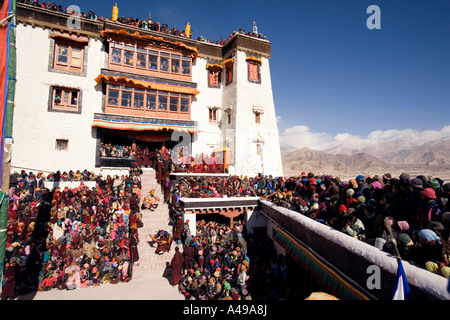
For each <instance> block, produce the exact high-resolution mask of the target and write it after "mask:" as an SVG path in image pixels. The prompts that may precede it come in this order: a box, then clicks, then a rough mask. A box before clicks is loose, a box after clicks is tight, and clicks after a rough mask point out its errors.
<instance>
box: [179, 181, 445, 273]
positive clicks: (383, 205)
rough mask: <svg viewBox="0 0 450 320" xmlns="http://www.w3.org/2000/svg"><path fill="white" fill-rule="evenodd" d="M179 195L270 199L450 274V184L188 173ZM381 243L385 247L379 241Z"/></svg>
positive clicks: (402, 256)
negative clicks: (195, 174) (189, 175)
mask: <svg viewBox="0 0 450 320" xmlns="http://www.w3.org/2000/svg"><path fill="white" fill-rule="evenodd" d="M172 195H173V196H174V197H177V198H183V197H185V198H212V197H249V196H255V197H259V198H260V199H264V200H268V201H271V202H273V203H275V204H277V205H279V206H282V207H284V208H288V209H291V210H293V211H296V212H299V213H300V214H302V215H305V216H307V217H309V218H311V219H314V220H316V221H318V222H320V223H324V224H326V225H328V226H331V227H333V228H335V229H337V230H340V231H342V232H343V233H345V234H348V235H349V236H352V237H354V238H356V239H359V240H361V241H364V242H366V243H369V244H371V245H377V246H380V249H382V250H384V251H387V252H390V253H392V254H396V255H400V256H401V258H403V259H405V260H408V261H410V262H411V263H413V264H416V265H417V266H420V267H422V268H426V269H427V270H429V271H431V272H434V273H437V274H440V275H442V276H444V277H446V278H448V276H449V271H450V268H449V266H448V263H449V260H448V257H449V254H450V247H449V241H450V240H449V235H450V233H449V232H450V201H448V198H449V196H450V183H444V181H442V180H441V179H439V178H432V177H425V176H417V177H410V176H409V175H408V174H406V173H403V174H402V175H400V176H399V177H398V178H396V177H392V176H391V175H390V174H389V173H388V174H384V175H382V176H378V175H376V176H373V177H370V176H363V175H358V176H357V177H356V178H355V179H349V181H341V179H340V178H339V177H333V176H330V175H323V176H316V175H314V174H313V173H308V174H306V173H302V174H301V175H300V176H298V177H272V176H265V175H261V174H260V175H257V176H255V177H250V178H248V177H242V176H229V177H214V176H213V177H190V178H184V179H181V180H180V183H179V184H178V185H177V186H176V187H175V188H174V190H172ZM380 243H381V245H379V244H380Z"/></svg>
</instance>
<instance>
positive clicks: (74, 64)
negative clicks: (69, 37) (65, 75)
mask: <svg viewBox="0 0 450 320" xmlns="http://www.w3.org/2000/svg"><path fill="white" fill-rule="evenodd" d="M83 53H84V48H83V46H79V45H78V46H77V45H74V44H69V43H67V42H59V41H57V42H56V43H55V59H54V66H53V67H54V68H55V69H60V70H66V71H75V72H83Z"/></svg>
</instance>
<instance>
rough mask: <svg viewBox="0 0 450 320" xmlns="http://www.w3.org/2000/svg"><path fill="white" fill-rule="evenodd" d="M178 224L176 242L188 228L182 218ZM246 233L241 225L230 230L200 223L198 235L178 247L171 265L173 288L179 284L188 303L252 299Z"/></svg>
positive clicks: (202, 221)
mask: <svg viewBox="0 0 450 320" xmlns="http://www.w3.org/2000/svg"><path fill="white" fill-rule="evenodd" d="M177 222H179V223H175V226H174V234H173V238H174V239H175V240H179V239H180V236H181V229H180V228H183V226H184V222H183V217H182V216H181V215H180V216H179V217H178V219H177ZM179 226H180V228H179ZM242 232H243V226H242V224H240V223H237V224H235V225H234V226H233V228H230V226H227V225H223V224H219V223H217V222H212V221H210V222H205V221H204V220H201V221H199V222H198V223H197V232H196V235H195V236H192V235H189V236H188V237H187V238H186V239H185V240H184V242H182V243H183V246H178V245H177V246H175V254H174V256H173V258H172V260H171V263H170V267H171V268H172V274H173V275H172V285H178V289H179V291H180V293H181V294H183V295H184V296H185V298H186V299H187V300H194V299H195V300H228V299H232V300H241V299H242V300H248V299H251V297H250V295H249V292H248V290H247V281H248V279H249V276H248V274H247V271H248V270H249V267H250V259H249V257H248V255H247V242H246V241H245V240H244V238H243V235H242ZM180 247H181V248H182V252H181V251H180Z"/></svg>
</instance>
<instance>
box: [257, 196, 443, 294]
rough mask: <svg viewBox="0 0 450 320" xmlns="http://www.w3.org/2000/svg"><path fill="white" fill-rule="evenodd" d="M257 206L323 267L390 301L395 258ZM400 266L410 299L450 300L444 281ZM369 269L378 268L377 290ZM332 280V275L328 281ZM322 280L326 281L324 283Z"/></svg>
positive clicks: (285, 212) (279, 210)
mask: <svg viewBox="0 0 450 320" xmlns="http://www.w3.org/2000/svg"><path fill="white" fill-rule="evenodd" d="M260 203H261V211H262V212H263V213H264V215H265V216H266V217H268V218H269V219H271V220H272V221H273V222H274V223H275V224H276V225H277V226H278V227H279V228H280V230H283V231H285V232H286V233H288V234H290V235H291V236H292V237H293V238H295V239H296V240H298V241H299V242H300V243H302V244H303V245H304V246H305V247H309V248H311V249H312V250H313V251H314V253H315V254H316V255H317V256H320V257H321V258H322V259H323V261H326V264H328V265H331V266H333V269H334V270H339V272H340V273H342V274H343V275H345V277H347V278H348V279H350V282H352V281H354V283H355V285H356V286H357V287H359V288H363V289H364V290H365V293H366V294H367V295H369V296H371V297H373V298H375V299H380V300H391V299H392V295H393V292H394V286H395V280H396V274H397V266H398V263H397V259H396V257H394V256H392V255H390V254H388V253H386V252H383V251H380V250H379V249H378V248H376V247H373V246H371V245H369V244H367V243H364V242H362V241H359V240H357V239H354V238H352V237H350V236H348V235H346V234H344V233H342V232H340V231H337V230H335V229H333V228H331V227H328V226H326V225H324V224H321V223H319V222H316V221H314V220H312V219H310V218H308V217H305V216H303V215H302V214H300V213H298V212H294V211H292V210H288V209H285V208H282V207H279V206H276V205H274V204H273V203H271V202H268V201H265V200H262V201H260ZM270 233H271V231H270V230H268V234H270ZM402 264H403V268H404V270H405V273H406V277H407V280H408V283H409V286H410V288H411V295H412V299H414V300H427V299H438V300H449V299H450V293H449V292H448V291H447V286H448V280H447V279H445V278H444V277H442V276H439V275H436V274H433V273H431V272H429V271H427V270H425V269H422V268H419V267H416V266H414V265H412V264H410V263H409V262H407V261H403V260H402ZM319 265H320V264H319ZM323 265H324V264H322V266H323ZM371 266H375V267H376V266H378V267H379V270H380V281H379V283H380V288H379V289H377V288H375V289H369V288H368V280H369V282H370V279H369V278H370V276H371V275H372V272H370V270H373V269H371V268H370V267H371ZM327 270H330V269H327ZM332 277H333V275H331V276H330V277H327V278H329V279H330V278H332ZM329 279H328V280H329ZM323 280H324V281H325V282H326V281H327V279H323ZM347 283H348V281H347Z"/></svg>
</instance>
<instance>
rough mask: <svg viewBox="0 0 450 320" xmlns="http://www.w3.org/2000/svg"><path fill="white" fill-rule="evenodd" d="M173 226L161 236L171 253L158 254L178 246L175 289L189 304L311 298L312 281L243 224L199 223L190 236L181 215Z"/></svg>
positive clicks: (171, 264) (269, 243)
mask: <svg viewBox="0 0 450 320" xmlns="http://www.w3.org/2000/svg"><path fill="white" fill-rule="evenodd" d="M174 220H175V222H174V227H173V234H170V233H168V232H167V231H159V233H158V235H157V237H158V236H160V237H161V239H163V242H164V244H166V243H167V242H169V248H168V247H167V246H163V247H162V248H159V244H158V249H157V250H159V251H161V252H164V251H165V250H168V249H170V242H172V241H173V242H174V243H176V244H175V254H174V255H173V258H172V260H171V263H170V267H171V268H172V279H171V283H172V285H173V286H178V290H179V292H180V293H181V294H183V295H184V297H185V299H186V300H254V299H256V300H278V299H283V300H287V299H289V300H291V299H292V300H298V299H304V298H306V297H307V296H308V295H309V294H310V290H311V288H312V287H313V283H312V282H311V277H310V275H309V274H308V273H307V272H306V271H302V270H301V269H299V268H297V267H296V262H295V261H294V260H293V259H292V258H291V257H290V256H289V255H286V254H284V255H283V254H277V252H276V250H275V247H274V243H273V241H272V240H271V239H270V238H268V237H267V235H266V234H265V233H262V234H261V233H248V232H247V230H246V228H245V222H243V221H238V222H237V223H236V224H234V225H233V227H230V226H229V224H224V223H221V222H219V221H205V220H200V221H198V222H197V223H196V233H195V235H191V232H190V230H189V227H188V226H187V223H186V222H184V221H183V218H182V215H181V212H178V214H176V215H175V218H174ZM187 222H189V221H187ZM164 233H165V234H164ZM157 237H156V238H157ZM167 239H170V240H168V241H167ZM155 240H156V239H155ZM290 270H294V271H290Z"/></svg>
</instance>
